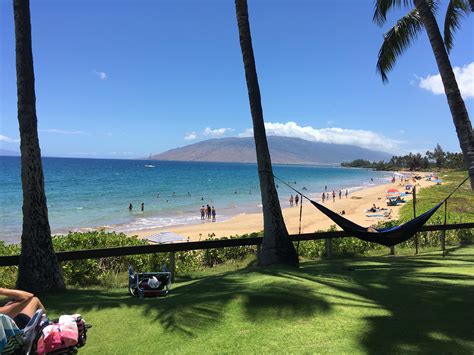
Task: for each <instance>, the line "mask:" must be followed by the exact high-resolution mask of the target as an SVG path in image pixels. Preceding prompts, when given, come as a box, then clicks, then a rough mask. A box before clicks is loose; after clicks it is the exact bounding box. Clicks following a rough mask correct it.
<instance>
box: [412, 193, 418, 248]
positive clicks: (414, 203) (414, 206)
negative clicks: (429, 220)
mask: <svg viewBox="0 0 474 355" xmlns="http://www.w3.org/2000/svg"><path fill="white" fill-rule="evenodd" d="M413 218H416V186H413ZM415 255H418V233H416V234H415Z"/></svg>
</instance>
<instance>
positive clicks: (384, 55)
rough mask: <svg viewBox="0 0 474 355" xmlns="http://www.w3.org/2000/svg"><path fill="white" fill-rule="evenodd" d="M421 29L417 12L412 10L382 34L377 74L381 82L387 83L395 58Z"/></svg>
mask: <svg viewBox="0 0 474 355" xmlns="http://www.w3.org/2000/svg"><path fill="white" fill-rule="evenodd" d="M422 28H423V22H422V21H421V17H420V14H419V13H418V10H416V9H414V10H412V11H410V12H409V13H408V14H407V15H405V16H404V17H402V18H401V19H400V20H398V21H397V23H396V25H395V26H393V27H392V28H391V29H390V30H388V31H387V32H386V33H385V34H384V41H383V44H382V47H380V51H379V54H378V60H377V73H379V74H380V75H381V76H382V81H383V82H384V83H385V82H388V77H387V73H388V72H389V71H390V70H391V69H392V68H393V66H394V65H395V62H396V60H397V58H398V57H399V56H400V55H401V54H402V53H403V52H404V51H405V49H406V48H407V47H408V46H409V45H410V43H411V42H412V41H413V40H414V39H415V38H416V37H417V35H418V32H419V31H420V30H421V29H422Z"/></svg>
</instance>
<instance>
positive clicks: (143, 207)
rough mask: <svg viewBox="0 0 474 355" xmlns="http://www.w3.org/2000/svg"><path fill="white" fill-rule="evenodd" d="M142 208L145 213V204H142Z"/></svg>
mask: <svg viewBox="0 0 474 355" xmlns="http://www.w3.org/2000/svg"><path fill="white" fill-rule="evenodd" d="M141 207H142V212H143V211H145V202H142V205H141Z"/></svg>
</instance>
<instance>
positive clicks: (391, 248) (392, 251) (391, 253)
mask: <svg viewBox="0 0 474 355" xmlns="http://www.w3.org/2000/svg"><path fill="white" fill-rule="evenodd" d="M390 255H395V246H393V245H392V246H391V247H390Z"/></svg>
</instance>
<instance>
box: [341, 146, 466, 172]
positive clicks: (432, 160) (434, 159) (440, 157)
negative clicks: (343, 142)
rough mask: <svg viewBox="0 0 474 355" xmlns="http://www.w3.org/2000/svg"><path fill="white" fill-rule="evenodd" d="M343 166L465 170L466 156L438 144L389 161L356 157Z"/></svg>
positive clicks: (417, 169) (378, 168) (395, 169)
mask: <svg viewBox="0 0 474 355" xmlns="http://www.w3.org/2000/svg"><path fill="white" fill-rule="evenodd" d="M341 166H343V167H347V168H366V169H374V170H380V171H399V170H409V171H430V170H433V171H434V170H443V169H452V170H465V163H464V157H463V155H462V153H451V152H445V151H444V150H443V148H442V147H441V146H440V145H439V144H437V145H436V147H435V148H434V150H433V152H431V151H429V150H428V151H427V152H426V153H425V154H424V155H422V154H421V153H415V154H414V153H409V154H406V155H401V156H396V155H395V156H393V157H392V158H391V159H390V160H389V161H388V162H385V161H378V162H372V161H368V160H364V159H356V160H353V161H352V162H343V163H341Z"/></svg>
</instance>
